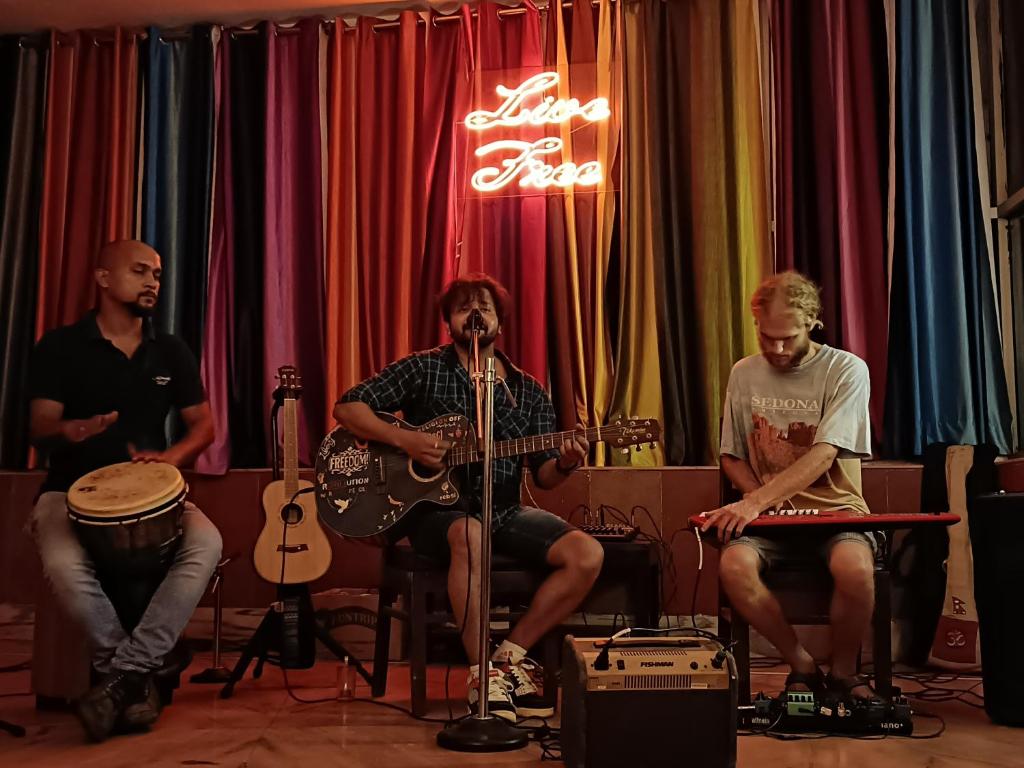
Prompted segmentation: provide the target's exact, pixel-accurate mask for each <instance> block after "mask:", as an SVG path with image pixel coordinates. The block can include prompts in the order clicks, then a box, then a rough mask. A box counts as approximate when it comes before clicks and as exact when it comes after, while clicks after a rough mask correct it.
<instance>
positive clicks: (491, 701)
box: [467, 668, 517, 723]
mask: <svg viewBox="0 0 1024 768" xmlns="http://www.w3.org/2000/svg"><path fill="white" fill-rule="evenodd" d="M487 675H488V678H489V679H488V681H487V711H488V712H489V713H490V714H492V715H494V716H495V717H500V718H501V719H502V720H508V721H509V722H510V723H514V722H515V721H516V720H517V715H516V705H515V703H514V702H513V701H512V694H511V692H510V684H509V681H508V679H507V678H506V676H505V674H504V673H503V672H502V671H501V670H500V669H493V668H491V669H489V670H488V671H487ZM467 685H468V686H469V708H470V709H471V710H472V711H474V712H475V711H476V703H477V700H478V699H479V698H480V687H479V677H478V676H477V674H474V673H472V672H470V674H469V680H467Z"/></svg>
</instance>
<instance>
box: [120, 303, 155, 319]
mask: <svg viewBox="0 0 1024 768" xmlns="http://www.w3.org/2000/svg"><path fill="white" fill-rule="evenodd" d="M125 307H126V308H127V309H128V311H129V312H131V313H132V314H133V315H135V316H136V317H141V318H143V319H145V318H147V317H152V316H153V313H154V312H156V303H154V304H153V306H151V307H144V306H143V305H142V304H140V303H139V302H138V301H126V302H125Z"/></svg>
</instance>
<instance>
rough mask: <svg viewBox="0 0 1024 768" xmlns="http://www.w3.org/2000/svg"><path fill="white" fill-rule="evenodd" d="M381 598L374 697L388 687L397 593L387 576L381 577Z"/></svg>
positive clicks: (374, 664)
mask: <svg viewBox="0 0 1024 768" xmlns="http://www.w3.org/2000/svg"><path fill="white" fill-rule="evenodd" d="M379 595H380V600H379V602H378V603H377V634H376V637H375V638H374V645H373V682H372V683H371V684H370V693H371V695H373V697H374V698H376V697H378V696H383V695H384V693H385V692H386V691H387V688H388V661H389V659H388V655H389V652H390V650H391V609H392V606H393V605H394V602H395V599H396V598H397V595H396V594H395V590H394V589H392V588H391V587H390V585H388V579H387V576H385V577H384V578H383V579H381V586H380V592H379Z"/></svg>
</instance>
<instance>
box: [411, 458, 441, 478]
mask: <svg viewBox="0 0 1024 768" xmlns="http://www.w3.org/2000/svg"><path fill="white" fill-rule="evenodd" d="M409 471H410V473H411V474H412V476H413V478H414V479H416V480H418V481H420V482H432V481H434V480H436V479H437V478H438V477H440V476H441V475H443V474H444V472H445V468H444V467H441V468H440V469H437V468H436V467H428V466H427V465H426V464H420V463H419V462H418V461H410V462H409Z"/></svg>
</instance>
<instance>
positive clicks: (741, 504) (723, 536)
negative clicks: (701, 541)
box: [700, 498, 761, 543]
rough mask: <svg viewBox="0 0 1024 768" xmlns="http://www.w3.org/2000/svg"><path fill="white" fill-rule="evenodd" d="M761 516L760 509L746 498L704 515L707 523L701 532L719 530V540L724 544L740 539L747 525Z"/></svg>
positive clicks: (702, 515)
mask: <svg viewBox="0 0 1024 768" xmlns="http://www.w3.org/2000/svg"><path fill="white" fill-rule="evenodd" d="M760 514H761V509H760V507H758V506H757V504H755V503H754V502H752V501H751V500H750V499H749V498H744V499H741V500H740V501H734V502H733V503H732V504H726V505H725V506H724V507H719V508H718V509H715V510H712V511H710V512H704V513H702V514H701V517H703V518H705V521H704V525H702V526H701V527H700V530H701V533H704V532H705V531H707V530H708V529H709V528H717V529H718V540H719V541H721V542H723V543H724V542H727V541H729V539H730V538H737V539H738V538H739V537H740V536H741V535H743V529H744V528H746V527H747V523H749V522H750V521H751V520H755V519H756V518H757V517H758V515H760Z"/></svg>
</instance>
